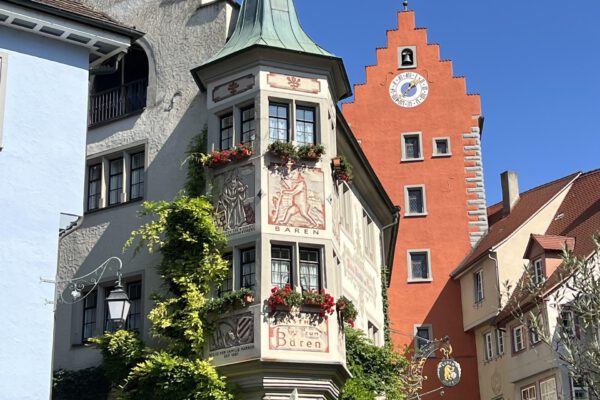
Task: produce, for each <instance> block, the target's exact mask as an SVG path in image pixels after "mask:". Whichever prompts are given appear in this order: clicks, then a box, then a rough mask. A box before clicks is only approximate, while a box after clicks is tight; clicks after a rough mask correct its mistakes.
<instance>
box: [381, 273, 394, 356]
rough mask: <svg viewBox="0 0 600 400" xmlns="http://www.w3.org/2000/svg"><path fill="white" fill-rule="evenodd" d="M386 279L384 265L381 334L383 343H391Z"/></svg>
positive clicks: (387, 275) (387, 277)
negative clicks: (383, 339)
mask: <svg viewBox="0 0 600 400" xmlns="http://www.w3.org/2000/svg"><path fill="white" fill-rule="evenodd" d="M388 279H389V271H388V269H387V268H386V267H385V266H384V267H382V269H381V296H382V299H383V319H384V321H383V324H384V325H383V336H384V338H385V343H386V344H388V345H391V343H392V338H391V334H390V303H389V299H388Z"/></svg>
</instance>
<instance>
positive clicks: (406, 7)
mask: <svg viewBox="0 0 600 400" xmlns="http://www.w3.org/2000/svg"><path fill="white" fill-rule="evenodd" d="M403 4H404V11H408V0H404V2H403Z"/></svg>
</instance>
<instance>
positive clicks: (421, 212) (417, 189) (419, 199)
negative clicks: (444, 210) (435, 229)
mask: <svg viewBox="0 0 600 400" xmlns="http://www.w3.org/2000/svg"><path fill="white" fill-rule="evenodd" d="M404 194H405V209H406V212H405V213H404V216H405V217H411V216H412V217H414V216H417V217H418V216H425V215H427V208H426V205H425V186H423V185H418V186H406V187H405V188H404Z"/></svg>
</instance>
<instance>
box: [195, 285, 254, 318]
mask: <svg viewBox="0 0 600 400" xmlns="http://www.w3.org/2000/svg"><path fill="white" fill-rule="evenodd" d="M252 303H254V292H253V291H252V290H251V289H248V288H241V289H240V290H235V291H231V292H228V293H226V294H224V295H223V296H221V297H216V298H214V299H211V300H208V301H207V302H206V303H205V304H204V306H203V307H202V313H203V314H205V315H217V316H221V315H223V314H225V313H228V312H230V311H233V310H236V309H239V308H245V307H248V306H250V305H251V304H252Z"/></svg>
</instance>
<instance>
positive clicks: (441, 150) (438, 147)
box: [433, 137, 452, 157]
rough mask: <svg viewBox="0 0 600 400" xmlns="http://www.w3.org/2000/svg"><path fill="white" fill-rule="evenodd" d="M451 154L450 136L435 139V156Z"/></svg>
mask: <svg viewBox="0 0 600 400" xmlns="http://www.w3.org/2000/svg"><path fill="white" fill-rule="evenodd" d="M451 155H452V152H451V150H450V138H446V137H444V138H434V139H433V157H449V156H451Z"/></svg>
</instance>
